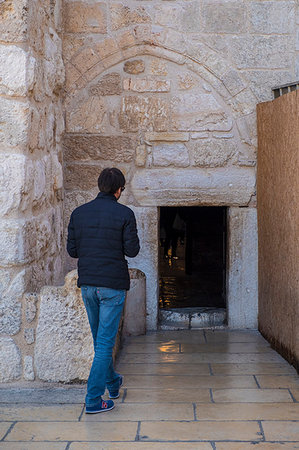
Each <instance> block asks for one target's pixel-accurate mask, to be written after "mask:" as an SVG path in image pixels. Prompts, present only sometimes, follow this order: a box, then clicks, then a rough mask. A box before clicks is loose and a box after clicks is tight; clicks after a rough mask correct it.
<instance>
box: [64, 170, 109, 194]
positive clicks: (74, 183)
mask: <svg viewBox="0 0 299 450" xmlns="http://www.w3.org/2000/svg"><path fill="white" fill-rule="evenodd" d="M103 168H104V167H102V166H99V165H90V164H88V165H87V164H67V166H66V168H65V189H68V190H71V189H80V190H83V191H87V190H89V189H93V188H94V187H95V186H97V181H98V177H99V175H100V173H101V171H102V170H103Z"/></svg>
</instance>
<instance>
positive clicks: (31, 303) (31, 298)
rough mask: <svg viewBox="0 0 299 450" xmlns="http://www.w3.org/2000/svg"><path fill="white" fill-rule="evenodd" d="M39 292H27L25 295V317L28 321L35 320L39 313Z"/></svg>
mask: <svg viewBox="0 0 299 450" xmlns="http://www.w3.org/2000/svg"><path fill="white" fill-rule="evenodd" d="M37 299H38V298H37V294H35V293H27V294H25V295H24V301H25V317H26V320H27V322H28V323H31V322H33V320H34V319H35V317H36V313H37Z"/></svg>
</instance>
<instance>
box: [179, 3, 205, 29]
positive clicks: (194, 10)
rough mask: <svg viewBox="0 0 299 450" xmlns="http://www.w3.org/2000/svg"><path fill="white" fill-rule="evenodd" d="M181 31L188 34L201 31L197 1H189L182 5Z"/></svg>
mask: <svg viewBox="0 0 299 450" xmlns="http://www.w3.org/2000/svg"><path fill="white" fill-rule="evenodd" d="M181 31H186V32H190V33H197V32H199V31H201V11H200V5H199V3H198V1H196V0H195V1H189V2H188V3H186V4H185V5H184V11H183V14H182V16H181Z"/></svg>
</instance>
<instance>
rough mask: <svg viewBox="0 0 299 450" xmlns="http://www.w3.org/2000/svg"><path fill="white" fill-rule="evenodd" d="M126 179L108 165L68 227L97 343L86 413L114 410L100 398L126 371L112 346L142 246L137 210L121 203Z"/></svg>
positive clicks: (114, 392) (112, 391)
mask: <svg viewBox="0 0 299 450" xmlns="http://www.w3.org/2000/svg"><path fill="white" fill-rule="evenodd" d="M125 182H126V181H125V177H124V175H123V174H122V172H121V171H120V170H119V169H116V168H111V169H104V170H103V171H102V172H101V174H100V176H99V178H98V186H99V190H100V192H99V194H98V196H97V197H96V198H95V199H94V200H92V201H91V202H89V203H85V204H84V205H82V206H79V207H78V208H76V209H75V210H74V211H73V212H72V215H71V218H70V223H69V226H68V240H67V251H68V253H69V255H70V256H71V257H73V258H78V286H79V287H81V292H82V298H83V301H84V304H85V307H86V311H87V315H88V320H89V324H90V328H91V332H92V337H93V343H94V359H93V363H92V366H91V369H90V374H89V378H88V382H87V395H86V399H85V405H86V408H85V412H86V413H87V414H95V413H99V412H103V411H109V410H110V409H112V408H113V407H114V402H113V401H112V400H108V401H104V400H102V395H103V394H104V392H105V388H106V387H107V388H108V391H109V398H110V399H111V398H118V397H119V388H120V387H121V385H122V383H123V377H122V375H119V374H117V373H116V372H115V371H114V368H113V360H112V351H113V347H114V343H115V337H116V334H117V331H118V326H119V322H120V318H121V314H122V310H123V307H124V301H125V297H126V290H128V289H129V288H130V277H129V271H128V263H127V261H126V259H125V256H129V257H134V256H136V255H137V254H138V252H139V248H140V247H139V239H138V234H137V228H136V220H135V216H134V213H133V211H132V210H131V209H130V208H128V207H127V206H124V205H121V204H119V203H117V200H118V199H119V198H120V196H121V193H122V191H123V190H124V189H125Z"/></svg>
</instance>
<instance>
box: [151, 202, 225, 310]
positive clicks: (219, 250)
mask: <svg viewBox="0 0 299 450" xmlns="http://www.w3.org/2000/svg"><path fill="white" fill-rule="evenodd" d="M159 241H160V247H159V277H160V286H159V287H160V289H159V306H160V308H161V309H169V308H186V307H213V308H224V307H225V304H226V298H225V294H226V207H161V208H160V239H159Z"/></svg>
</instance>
